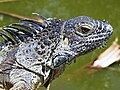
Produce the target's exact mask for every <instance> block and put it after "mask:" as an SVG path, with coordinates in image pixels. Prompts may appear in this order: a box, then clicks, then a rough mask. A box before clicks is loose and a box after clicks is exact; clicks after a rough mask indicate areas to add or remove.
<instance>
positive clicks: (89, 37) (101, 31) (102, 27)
mask: <svg viewBox="0 0 120 90" xmlns="http://www.w3.org/2000/svg"><path fill="white" fill-rule="evenodd" d="M63 29H64V36H65V37H64V38H67V39H68V45H69V46H70V48H71V50H72V51H74V52H75V53H77V54H79V55H82V54H86V53H87V52H90V51H92V50H94V49H96V48H97V47H101V46H104V45H105V43H106V41H107V40H108V39H109V38H110V36H111V34H112V32H113V28H112V26H111V25H110V24H109V23H108V22H107V21H99V20H94V19H92V18H90V17H86V16H79V17H76V18H74V19H69V20H67V21H66V22H65V23H64V25H63Z"/></svg>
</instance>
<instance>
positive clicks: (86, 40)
mask: <svg viewBox="0 0 120 90" xmlns="http://www.w3.org/2000/svg"><path fill="white" fill-rule="evenodd" d="M37 15H38V16H39V17H40V19H42V20H43V22H39V21H37V20H34V19H28V18H26V19H23V20H21V21H20V22H19V23H14V24H11V25H8V26H4V27H2V28H0V83H1V88H4V89H5V90H36V89H38V88H39V87H40V86H44V87H48V85H49V84H50V82H52V80H54V79H55V78H57V77H58V76H59V75H60V74H61V73H62V72H63V71H64V69H65V66H66V65H67V64H69V63H71V62H72V61H73V60H75V59H76V57H77V56H81V55H84V54H87V53H89V52H91V51H93V50H95V49H96V48H98V47H102V46H104V45H105V44H106V41H107V40H108V39H109V38H110V36H111V35H112V32H113V28H112V26H111V25H110V24H109V23H108V22H107V21H105V20H103V21H99V20H94V19H92V18H90V17H87V16H78V17H75V18H72V19H68V20H62V19H56V18H45V17H44V16H42V15H40V14H37Z"/></svg>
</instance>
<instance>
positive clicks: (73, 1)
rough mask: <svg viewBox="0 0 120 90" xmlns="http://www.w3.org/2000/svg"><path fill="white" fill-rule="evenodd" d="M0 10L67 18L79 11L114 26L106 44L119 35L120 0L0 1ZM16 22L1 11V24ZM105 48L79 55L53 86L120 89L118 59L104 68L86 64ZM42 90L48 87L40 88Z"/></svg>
mask: <svg viewBox="0 0 120 90" xmlns="http://www.w3.org/2000/svg"><path fill="white" fill-rule="evenodd" d="M0 11H5V12H10V13H15V14H18V15H21V16H25V17H35V16H34V15H32V14H31V13H33V12H37V13H40V14H42V15H44V16H45V17H57V18H61V19H65V20H66V19H68V18H73V17H76V16H79V15H80V16H90V17H92V18H94V19H99V20H103V19H105V20H108V21H109V22H110V23H111V24H112V26H113V28H114V33H113V36H112V38H111V39H110V40H109V42H108V45H107V47H108V46H110V45H111V43H112V42H113V40H114V39H115V38H116V37H118V38H119V39H120V35H119V34H120V30H119V29H120V0H16V1H13V2H4V3H3V2H2V3H0ZM14 22H18V19H16V18H12V17H10V16H6V15H0V26H4V25H8V24H10V23H14ZM119 41H120V40H119ZM119 44H120V43H119ZM107 47H105V48H107ZM105 48H104V49H98V50H95V51H94V52H91V53H89V54H87V55H85V56H82V57H79V58H77V63H75V64H74V63H72V64H71V65H69V66H68V67H67V68H66V71H65V72H64V73H63V74H62V75H61V76H60V77H59V78H58V79H56V80H55V81H53V82H52V85H51V88H50V89H51V90H119V89H120V85H119V83H120V65H119V62H118V63H115V64H114V65H111V66H110V67H109V68H106V69H102V70H90V69H88V68H84V67H86V66H87V65H88V64H90V63H91V62H92V61H93V60H94V59H95V58H96V57H97V56H98V55H99V54H100V53H101V52H103V51H104V50H105ZM40 90H45V89H44V88H40Z"/></svg>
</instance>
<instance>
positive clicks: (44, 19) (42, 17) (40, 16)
mask: <svg viewBox="0 0 120 90" xmlns="http://www.w3.org/2000/svg"><path fill="white" fill-rule="evenodd" d="M32 14H34V15H37V16H38V17H39V18H40V19H42V20H43V21H46V20H47V19H46V18H45V17H44V16H42V15H40V14H38V13H32Z"/></svg>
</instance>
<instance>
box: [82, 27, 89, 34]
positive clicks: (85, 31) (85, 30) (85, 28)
mask: <svg viewBox="0 0 120 90" xmlns="http://www.w3.org/2000/svg"><path fill="white" fill-rule="evenodd" d="M89 31H90V28H87V27H80V32H81V33H83V34H87V33H88V32H89Z"/></svg>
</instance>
